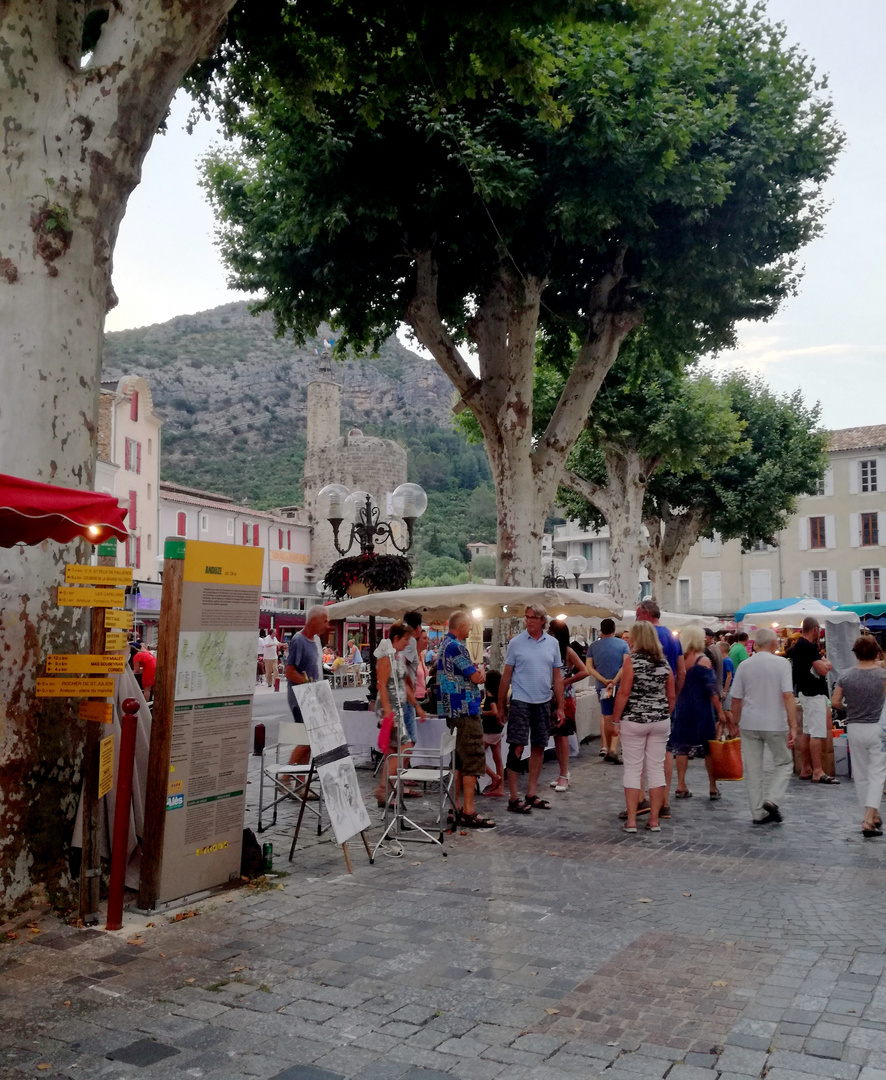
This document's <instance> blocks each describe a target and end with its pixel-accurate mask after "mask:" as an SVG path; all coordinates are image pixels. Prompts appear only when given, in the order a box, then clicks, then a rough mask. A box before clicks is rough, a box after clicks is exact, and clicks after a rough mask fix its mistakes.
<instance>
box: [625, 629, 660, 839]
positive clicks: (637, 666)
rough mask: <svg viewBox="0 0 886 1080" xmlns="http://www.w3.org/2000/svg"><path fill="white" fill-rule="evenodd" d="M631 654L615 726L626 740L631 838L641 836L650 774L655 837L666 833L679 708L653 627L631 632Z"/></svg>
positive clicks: (650, 824) (650, 823)
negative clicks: (663, 816) (670, 757)
mask: <svg viewBox="0 0 886 1080" xmlns="http://www.w3.org/2000/svg"><path fill="white" fill-rule="evenodd" d="M630 646H631V652H630V654H629V655H628V656H626V657H625V659H624V664H623V665H622V676H621V681H620V682H619V684H618V693H617V694H616V697H615V709H614V711H613V714H612V720H613V723H614V724H615V725H616V726H617V728H618V732H619V736H620V737H621V750H622V759H623V761H624V789H625V806H626V809H627V814H628V817H627V821H626V822H625V824H624V825H623V829H624V831H625V832H630V833H635V832H636V831H637V806H638V805H639V802H640V798H641V796H642V794H643V791H642V784H643V781H642V776H643V773H644V771H645V773H646V783H647V784H648V786H649V803H650V811H649V821H648V823H647V825H646V828H647V829H648V830H649V831H650V832H661V826H660V825H659V821H658V815H659V813H660V811H661V808H662V805H663V803H664V796H665V773H664V760H665V751H666V749H667V743H668V736H669V734H670V730H671V720H670V715H671V710H672V709H673V707H674V676H673V673H672V671H671V667H670V664H669V663H668V662H667V660H666V659H665V656H664V653H663V652H662V648H661V642H660V641H659V640H658V634H657V633H656V631H655V627H654V626H653V625H652V623H648V622H638V623H634V625H633V626H632V627H631V636H630Z"/></svg>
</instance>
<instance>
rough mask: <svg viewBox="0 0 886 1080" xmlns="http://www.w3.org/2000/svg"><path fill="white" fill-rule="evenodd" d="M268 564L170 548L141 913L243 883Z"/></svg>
mask: <svg viewBox="0 0 886 1080" xmlns="http://www.w3.org/2000/svg"><path fill="white" fill-rule="evenodd" d="M176 561H178V562H177V564H176ZM262 563H263V552H262V550H261V549H260V548H239V547H235V546H234V545H232V544H213V543H206V542H203V541H198V540H184V541H181V540H174V541H173V540H168V541H167V543H166V550H165V561H164V582H163V603H162V607H161V617H160V627H159V633H160V640H159V643H158V644H159V648H158V665H157V681H156V683H155V688H154V701H155V704H154V719H153V725H152V732H151V757H150V762H149V766H148V790H147V795H146V805H145V843H144V845H143V846H144V854H143V858H142V879H141V883H140V888H139V904H140V906H142V907H149V908H151V907H155V906H156V905H157V904H163V903H168V902H169V901H171V900H175V899H178V898H179V897H182V896H188V895H191V894H193V893H196V892H201V891H203V890H205V889H209V888H213V887H216V886H218V885H222V884H224V883H226V882H227V881H229V880H231V879H232V878H237V877H239V874H240V855H241V848H242V842H243V817H244V809H245V804H246V774H247V769H248V763H249V740H250V726H251V720H252V695H253V693H254V689H255V642H256V627H257V626H258V618H259V603H260V593H261V579H262ZM171 564H172V565H173V566H174V570H173V572H172V574H170V573H169V570H170V567H171Z"/></svg>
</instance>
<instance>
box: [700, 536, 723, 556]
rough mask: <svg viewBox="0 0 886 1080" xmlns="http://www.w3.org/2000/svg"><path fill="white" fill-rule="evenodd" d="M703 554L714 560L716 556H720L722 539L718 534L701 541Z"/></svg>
mask: <svg viewBox="0 0 886 1080" xmlns="http://www.w3.org/2000/svg"><path fill="white" fill-rule="evenodd" d="M701 553H702V555H703V556H705V557H707V558H712V557H714V556H715V555H719V554H720V537H719V536H718V535H717V534H716V533H714V535H713V536H710V537H708V536H706V537H703V539H702V541H701Z"/></svg>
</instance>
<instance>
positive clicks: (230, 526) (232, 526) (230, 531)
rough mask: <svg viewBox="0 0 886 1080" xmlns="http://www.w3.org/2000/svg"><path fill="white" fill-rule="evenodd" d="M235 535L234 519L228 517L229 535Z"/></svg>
mask: <svg viewBox="0 0 886 1080" xmlns="http://www.w3.org/2000/svg"><path fill="white" fill-rule="evenodd" d="M233 535H234V519H233V518H228V536H233Z"/></svg>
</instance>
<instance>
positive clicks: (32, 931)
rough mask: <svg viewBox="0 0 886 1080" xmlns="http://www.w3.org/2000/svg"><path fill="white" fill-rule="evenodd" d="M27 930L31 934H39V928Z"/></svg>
mask: <svg viewBox="0 0 886 1080" xmlns="http://www.w3.org/2000/svg"><path fill="white" fill-rule="evenodd" d="M28 929H29V930H30V931H31V933H32V934H39V933H40V932H41V931H40V928H39V927H37V926H29V927H28Z"/></svg>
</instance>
